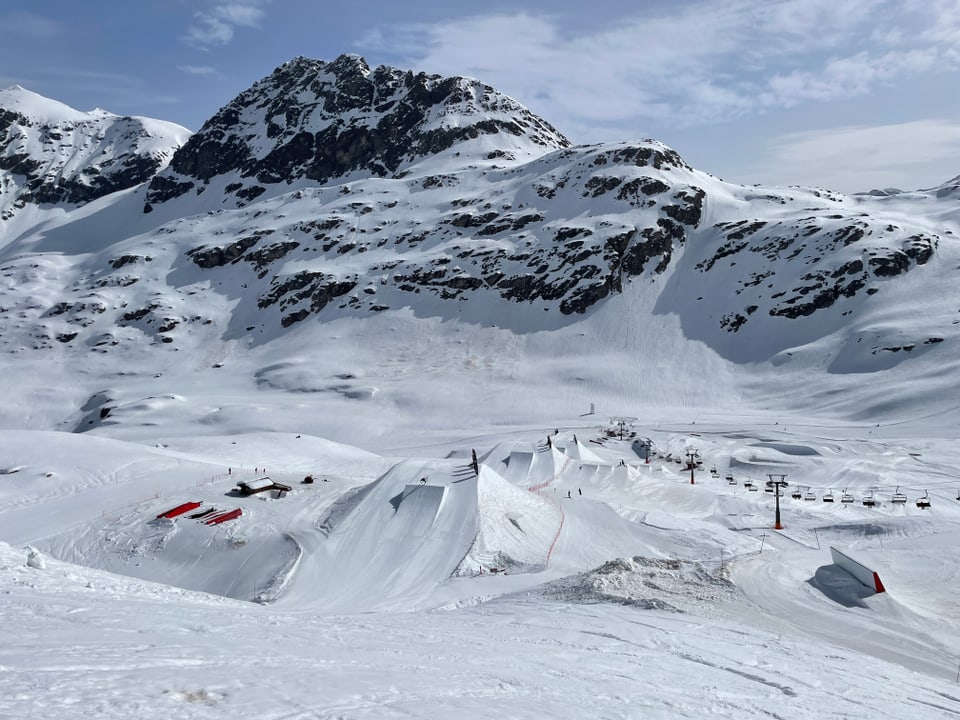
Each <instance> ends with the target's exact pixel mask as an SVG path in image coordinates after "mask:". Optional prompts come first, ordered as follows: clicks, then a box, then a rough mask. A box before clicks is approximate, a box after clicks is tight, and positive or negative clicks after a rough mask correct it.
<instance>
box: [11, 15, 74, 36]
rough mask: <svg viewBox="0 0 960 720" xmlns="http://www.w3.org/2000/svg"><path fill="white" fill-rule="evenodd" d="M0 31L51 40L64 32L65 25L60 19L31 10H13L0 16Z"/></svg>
mask: <svg viewBox="0 0 960 720" xmlns="http://www.w3.org/2000/svg"><path fill="white" fill-rule="evenodd" d="M0 28H2V30H0V32H3V33H4V34H15V35H19V36H22V37H28V38H33V39H35V40H50V39H51V38H55V37H58V36H60V35H62V34H63V32H64V29H65V28H64V26H63V23H61V22H60V21H58V20H55V19H53V18H50V17H47V16H45V15H37V14H36V13H30V12H12V13H8V14H6V15H3V16H2V17H0Z"/></svg>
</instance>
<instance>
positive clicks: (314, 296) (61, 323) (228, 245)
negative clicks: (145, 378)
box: [0, 55, 956, 369]
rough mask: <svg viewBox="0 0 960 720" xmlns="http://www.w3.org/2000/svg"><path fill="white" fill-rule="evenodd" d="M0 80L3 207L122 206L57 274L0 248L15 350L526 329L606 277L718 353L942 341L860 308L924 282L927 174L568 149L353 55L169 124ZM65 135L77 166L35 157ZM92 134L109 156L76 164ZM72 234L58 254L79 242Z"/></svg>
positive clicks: (484, 100)
mask: <svg viewBox="0 0 960 720" xmlns="http://www.w3.org/2000/svg"><path fill="white" fill-rule="evenodd" d="M11 92H12V91H6V93H7V94H6V95H4V96H3V97H2V98H0V99H3V100H4V102H5V103H6V104H5V105H4V106H3V110H2V114H0V118H2V119H3V122H4V123H5V125H4V126H3V127H4V132H5V135H4V140H3V142H4V145H3V148H4V156H3V163H4V164H3V165H2V166H0V167H2V168H3V169H4V170H3V171H4V173H5V175H4V178H5V179H4V185H3V188H4V190H3V191H4V193H5V195H3V196H0V197H3V198H4V213H5V215H4V217H5V219H7V220H10V219H11V218H15V216H16V215H17V213H18V212H19V211H20V210H22V209H23V208H24V207H25V206H27V205H29V204H34V205H37V206H42V205H44V204H53V205H56V204H58V203H59V204H65V203H74V204H77V203H83V202H86V201H89V200H90V199H92V198H94V197H102V196H104V193H107V194H108V195H109V193H111V192H113V193H115V194H116V195H117V196H120V195H122V193H118V192H116V191H118V190H121V189H124V188H127V189H130V188H136V193H135V194H134V195H129V199H128V200H125V201H124V202H128V203H129V205H130V207H133V206H134V203H135V204H136V207H135V212H136V213H137V217H138V219H137V220H136V221H135V222H133V221H130V222H127V223H125V224H116V225H115V226H110V227H109V230H104V227H105V226H104V225H102V224H101V225H100V226H98V232H99V233H100V234H99V235H98V236H97V240H98V245H97V247H99V248H101V250H100V251H99V252H98V253H96V254H90V253H87V254H85V255H83V259H82V261H80V260H78V261H77V262H75V263H72V264H69V267H66V268H64V267H63V263H61V262H60V261H59V260H58V261H57V262H56V263H55V262H54V261H53V260H52V259H51V258H52V256H42V258H41V262H39V263H38V262H37V257H39V256H37V255H34V256H32V257H31V258H30V259H27V258H25V257H22V256H21V257H18V258H14V255H15V253H12V252H11V253H10V254H9V257H11V258H14V259H11V260H10V261H9V262H8V264H7V266H6V268H5V269H6V271H7V274H8V276H9V277H11V278H18V277H20V278H23V277H26V276H27V274H28V273H27V272H26V267H27V264H31V265H33V266H36V267H31V269H30V273H29V275H30V277H34V278H35V277H36V276H37V275H38V273H39V274H40V275H41V276H42V270H38V269H37V268H38V267H40V268H45V267H47V266H48V265H49V267H50V268H52V267H53V266H54V265H56V273H55V274H56V277H57V281H56V286H57V287H56V290H55V291H53V290H50V289H49V288H47V289H46V290H45V291H44V293H42V294H40V295H39V296H40V297H44V298H49V300H47V301H45V303H43V304H42V306H40V305H38V303H36V302H33V301H30V302H29V303H28V302H26V301H24V302H23V303H21V305H22V307H21V306H20V305H17V304H16V303H13V304H11V303H5V305H6V306H9V307H14V306H16V307H17V313H18V315H17V322H16V323H8V325H10V327H8V328H7V329H8V330H9V331H10V332H11V333H12V335H13V336H16V335H17V334H18V333H19V334H20V335H23V334H24V333H29V338H30V339H29V342H31V343H33V344H34V345H36V346H46V345H55V344H56V342H57V341H59V342H60V343H63V344H72V345H73V346H74V347H81V346H89V347H91V348H93V349H94V350H97V351H99V352H108V351H109V349H110V348H111V347H113V346H115V345H116V344H119V343H124V344H126V343H131V342H138V341H140V340H143V339H147V340H149V341H151V342H162V343H165V344H168V345H173V346H175V347H179V346H180V344H181V343H183V342H185V341H186V338H185V335H186V334H189V333H188V329H189V328H190V327H191V326H193V327H199V326H208V329H207V330H206V331H205V332H207V333H211V332H215V333H219V337H221V338H225V339H231V338H237V337H241V336H245V335H247V334H250V333H252V332H253V331H256V336H257V338H258V339H260V341H268V340H269V339H271V338H275V337H277V335H278V334H279V333H283V332H285V331H286V329H289V328H291V327H293V326H297V327H302V326H303V323H305V322H306V321H308V320H312V321H320V322H322V321H325V320H332V319H335V318H339V317H359V318H363V317H369V316H371V315H373V314H378V313H382V312H385V311H389V310H398V309H403V308H412V309H413V311H414V313H415V314H417V315H418V316H434V317H444V318H447V317H458V318H460V319H461V320H464V321H468V322H477V323H483V324H498V325H500V326H501V327H510V328H513V329H515V330H522V331H528V330H537V329H551V328H556V327H559V326H561V325H563V324H566V323H570V322H573V321H575V320H577V319H580V318H582V317H584V316H585V315H587V314H589V313H590V312H592V311H594V310H595V309H597V308H598V307H600V306H601V305H602V304H603V303H604V302H605V301H606V300H608V299H609V298H611V297H613V296H616V295H620V294H624V295H628V296H629V297H630V298H631V299H632V300H631V302H634V303H635V306H636V307H635V309H636V311H637V312H636V314H635V315H632V316H631V317H630V318H625V319H624V322H630V323H633V324H638V323H639V324H642V323H643V322H644V316H645V315H647V316H648V315H649V314H650V313H672V314H675V315H676V316H678V317H679V319H680V322H681V324H682V326H683V331H684V334H685V336H686V337H687V338H690V339H696V340H702V341H704V342H705V343H706V344H707V345H709V346H710V347H712V348H713V349H714V350H716V351H718V352H719V353H720V354H722V355H724V356H726V357H728V358H731V359H735V360H756V359H768V358H772V357H774V356H775V355H776V354H777V353H779V352H781V351H783V350H785V349H786V348H790V347H793V346H797V345H802V344H804V343H809V342H811V341H813V340H816V339H817V338H820V337H823V336H824V335H826V334H828V333H831V332H834V331H836V330H838V329H840V328H849V332H850V336H851V338H853V339H854V340H855V342H857V343H860V342H861V341H862V340H863V339H865V338H866V339H867V344H865V345H863V348H865V349H864V352H865V353H873V354H874V355H876V354H877V353H891V352H901V351H904V350H905V349H906V350H905V351H904V352H903V355H902V357H904V356H906V354H907V353H909V352H913V351H914V350H917V353H915V355H916V354H919V353H920V351H926V350H929V349H932V348H934V347H935V346H937V345H938V344H939V343H940V342H942V341H943V340H944V337H945V336H944V334H943V333H941V332H939V331H938V328H939V326H940V325H941V324H942V323H940V321H939V320H936V319H935V318H936V317H939V316H938V314H936V313H933V314H930V316H929V317H928V318H925V322H922V323H916V325H915V327H914V330H915V332H914V331H913V330H912V331H911V333H912V334H910V336H909V337H907V336H906V335H905V334H904V333H903V332H902V326H901V325H897V324H896V323H888V324H887V326H879V325H877V324H876V323H873V324H871V323H870V322H868V320H867V318H868V317H869V316H870V313H871V312H874V311H876V310H877V309H878V308H882V307H883V305H884V303H900V302H901V300H902V297H903V295H902V293H904V292H906V291H905V290H904V287H906V286H905V285H904V284H903V282H901V281H902V280H903V279H904V278H906V277H907V276H910V275H911V274H912V273H913V272H914V271H916V270H917V269H918V268H924V269H925V270H927V271H928V272H926V274H925V275H924V278H923V283H924V285H925V286H928V287H930V288H936V287H939V286H940V284H942V285H943V286H944V288H946V287H947V286H948V278H947V276H946V275H945V274H944V272H941V271H939V270H935V271H932V272H931V271H929V270H930V267H931V266H932V265H937V266H939V265H941V263H936V262H934V261H935V260H936V259H937V258H938V253H942V251H943V247H944V238H945V237H947V236H949V235H950V234H951V230H950V228H951V227H952V224H951V223H952V222H953V221H952V220H951V218H952V217H953V214H956V213H955V210H953V209H952V208H953V206H952V205H949V203H951V202H954V201H953V194H952V190H949V189H948V188H947V186H943V187H942V188H939V189H934V190H931V191H926V192H917V193H892V192H881V193H875V194H872V195H864V196H854V197H847V196H844V195H840V194H838V193H833V192H830V191H827V190H823V189H804V188H797V187H791V188H763V187H759V186H753V187H745V186H741V185H736V184H733V183H727V182H724V181H722V180H720V179H719V178H716V177H714V176H712V175H709V174H708V173H705V172H701V171H699V170H696V169H694V168H692V167H691V166H690V165H688V164H687V163H686V162H685V161H684V160H683V159H682V158H681V157H680V155H679V154H678V153H677V152H676V151H674V150H672V149H671V148H669V147H667V146H665V145H663V144H662V143H659V142H656V141H653V140H643V141H637V142H622V143H607V144H600V145H590V146H571V144H570V142H569V141H568V140H567V139H566V138H565V137H564V136H563V135H562V134H561V133H560V132H558V131H557V130H556V129H554V128H553V127H552V126H551V125H550V124H549V123H548V122H546V121H544V120H543V119H541V118H539V117H537V116H536V115H535V114H533V113H532V112H530V111H529V110H527V109H526V108H524V107H523V106H522V105H520V104H519V103H518V102H516V101H515V100H513V99H511V98H509V97H507V96H505V95H503V94H502V93H499V92H498V91H496V90H495V89H494V88H492V87H490V86H488V85H485V84H483V83H481V82H479V81H477V80H472V79H467V78H461V77H447V78H445V77H440V76H437V75H428V74H425V73H414V72H412V71H405V70H399V69H396V68H390V67H383V66H381V67H377V68H375V69H373V70H371V69H370V68H369V67H368V65H367V64H366V62H365V61H364V60H363V59H362V58H360V57H358V56H355V55H344V56H341V57H339V58H337V59H336V60H334V61H332V62H322V61H319V60H310V59H306V58H297V59H295V60H292V61H291V62H289V63H286V64H284V65H282V66H281V67H279V68H277V69H276V70H275V71H274V72H273V73H272V74H270V75H269V76H267V77H266V78H264V79H262V80H260V81H259V82H257V83H255V84H254V85H253V86H252V87H250V88H249V89H248V90H245V91H244V92H242V93H240V94H239V95H238V96H237V97H236V98H235V99H234V100H233V101H231V102H230V103H228V104H227V105H226V106H225V107H224V108H223V109H221V110H220V111H219V112H218V113H217V114H216V115H214V116H213V117H212V118H210V120H208V121H207V122H206V123H205V124H204V126H203V127H202V128H201V129H200V130H199V131H198V132H197V133H195V134H193V135H192V136H189V139H186V138H187V134H186V131H182V128H180V129H179V130H177V129H176V126H170V125H169V124H161V123H159V122H158V121H145V120H144V119H130V118H120V119H117V118H116V117H115V116H108V114H105V113H103V112H102V111H96V113H93V114H87V113H77V112H76V111H73V110H70V109H69V108H66V107H65V106H61V105H59V104H58V103H52V101H47V100H46V99H43V98H39V96H33V97H32V99H31V98H27V99H24V98H25V96H24V95H23V93H25V92H26V91H21V94H19V95H18V94H16V93H13V94H11ZM37 98H39V99H37ZM17 103H19V105H17ZM54 106H56V107H54ZM37 108H40V110H37ZM97 113H99V114H97ZM108 117H109V118H110V123H111V124H110V126H109V128H108V129H105V128H104V124H103V123H104V122H106V120H105V119H104V118H108ZM98 118H99V119H98ZM149 123H152V124H149ZM180 131H182V132H180ZM178 133H179V134H178ZM144 138H150V139H151V143H147V142H145V141H144ZM121 139H122V140H124V143H121V142H120V140H121ZM71 148H73V149H76V148H82V149H83V153H81V155H80V156H81V157H85V158H90V160H89V162H87V164H85V165H81V166H79V167H78V166H77V165H76V163H72V164H70V163H65V162H64V161H62V160H57V158H62V157H64V156H66V155H67V154H68V151H69V150H70V149H71ZM105 148H109V153H108V156H109V162H102V161H96V162H95V159H96V158H98V157H101V156H103V150H104V149H105ZM174 149H175V150H176V151H175V152H174ZM54 150H55V152H54ZM98 153H99V154H98ZM57 162H59V163H60V164H59V165H58V164H57ZM98 163H99V164H98ZM950 187H953V186H950ZM120 206H121V205H120V202H119V201H118V204H117V207H118V208H119V207H120ZM921 206H922V212H920V211H916V212H913V211H912V209H913V208H921ZM115 212H118V213H119V210H115ZM952 213H953V214H952ZM11 227H12V225H11ZM66 227H69V222H68V224H67V226H66ZM76 227H77V231H76V232H75V233H73V234H70V233H68V232H67V231H66V230H65V231H64V236H65V237H66V236H69V238H71V240H62V241H60V242H58V243H55V249H56V250H57V251H58V252H63V251H64V250H65V249H66V251H67V252H68V253H69V252H70V251H71V245H70V242H72V238H75V237H76V238H82V237H83V235H82V231H83V230H84V228H86V227H87V225H84V224H82V223H78V224H77V226H76ZM12 236H13V234H12V233H10V234H8V235H7V238H8V239H6V240H5V241H4V242H9V238H10V237H12ZM26 237H29V235H26ZM81 246H82V243H81V242H80V241H79V240H78V241H77V243H76V247H74V248H72V251H74V252H76V253H78V257H79V256H80V251H81V249H82V248H81ZM42 247H43V245H42V244H40V245H35V246H33V251H36V250H37V248H42ZM51 247H53V246H51ZM950 248H951V250H950V253H952V243H951V244H950ZM951 257H952V255H951ZM18 273H20V274H19V275H18ZM50 273H51V276H52V275H53V274H54V272H53V270H52V269H51V270H50ZM65 277H66V279H67V280H69V282H64V278H65ZM42 279H43V278H42V277H41V278H40V279H39V280H37V282H42ZM639 289H642V292H640V291H639ZM635 290H636V291H637V292H634V291H635ZM898 293H899V294H898ZM198 296H200V297H202V298H203V301H202V302H198V301H197V297H198ZM214 310H219V311H221V312H222V314H221V315H217V314H216V313H215V312H214ZM224 315H226V317H227V319H226V320H224V319H223V316H224ZM9 317H11V316H10V315H9V314H8V318H9ZM888 326H889V327H892V328H894V330H889V327H888ZM26 328H29V329H26ZM14 342H20V343H23V342H24V341H23V340H22V338H21V339H20V340H19V341H17V340H14ZM857 363H860V365H858V367H866V368H868V369H869V367H870V363H869V362H867V363H865V364H864V363H862V362H860V360H857V361H856V362H854V363H853V364H854V365H856V364H857Z"/></svg>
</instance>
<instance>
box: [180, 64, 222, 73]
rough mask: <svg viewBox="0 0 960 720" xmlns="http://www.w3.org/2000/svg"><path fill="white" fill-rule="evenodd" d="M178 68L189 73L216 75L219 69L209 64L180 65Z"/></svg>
mask: <svg viewBox="0 0 960 720" xmlns="http://www.w3.org/2000/svg"><path fill="white" fill-rule="evenodd" d="M177 70H179V71H180V72H183V73H186V74H187V75H216V74H217V72H218V71H217V69H216V68H214V67H210V66H209V65H178V66H177Z"/></svg>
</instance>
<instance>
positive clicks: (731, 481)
mask: <svg viewBox="0 0 960 720" xmlns="http://www.w3.org/2000/svg"><path fill="white" fill-rule="evenodd" d="M736 484H737V481H736V480H734V479H733V474H732V473H727V485H736ZM957 500H960V490H958V491H957Z"/></svg>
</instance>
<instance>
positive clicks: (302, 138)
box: [147, 55, 569, 207]
mask: <svg viewBox="0 0 960 720" xmlns="http://www.w3.org/2000/svg"><path fill="white" fill-rule="evenodd" d="M483 136H496V137H497V140H496V142H495V145H496V146H497V149H496V150H494V151H491V152H488V153H487V159H488V160H490V159H497V160H500V161H503V160H504V159H506V158H508V157H509V156H511V155H517V154H522V155H525V156H527V157H529V156H530V155H531V154H535V153H544V152H548V151H550V150H554V149H556V148H562V147H567V146H568V145H569V142H568V141H567V139H566V138H564V137H563V135H561V134H560V133H559V132H558V131H557V130H555V129H554V128H553V127H551V126H550V125H549V124H548V123H546V122H545V121H543V120H542V119H540V118H538V117H537V116H536V115H534V114H532V113H531V112H529V111H528V110H526V109H525V108H524V107H523V106H521V105H520V104H518V103H516V102H515V101H513V100H511V99H510V98H508V97H506V96H505V95H502V94H501V93H498V92H497V91H496V90H494V89H493V88H491V87H490V86H488V85H484V84H482V83H479V82H477V81H475V80H468V79H465V78H460V77H449V78H443V77H440V76H437V75H426V74H424V73H418V74H414V73H413V72H410V71H402V70H398V69H396V68H390V67H385V66H381V67H378V68H376V69H375V70H373V71H371V70H370V68H369V67H368V66H367V64H366V62H365V61H364V60H363V58H360V57H358V56H356V55H342V56H340V57H339V58H337V59H336V60H334V61H333V62H329V63H325V62H322V61H319V60H308V59H306V58H303V57H300V58H297V59H295V60H292V61H291V62H288V63H286V64H284V65H282V66H281V67H279V68H277V70H276V71H274V73H273V74H272V75H270V76H269V77H267V78H264V79H263V80H261V81H260V82H258V83H256V84H255V85H254V86H253V87H251V88H250V89H249V90H246V91H245V92H243V93H241V94H240V95H238V96H237V97H236V98H235V99H234V100H233V101H232V102H230V103H229V104H228V105H227V106H226V107H224V108H223V109H222V110H220V112H218V113H217V114H216V115H215V116H214V117H213V118H211V119H210V120H209V121H208V122H207V123H205V124H204V126H203V128H202V129H201V130H200V131H199V132H198V133H197V134H196V135H194V136H193V137H192V138H190V140H189V142H188V143H187V144H186V145H185V146H184V147H183V148H182V149H181V150H180V151H179V152H178V153H177V154H176V156H175V157H174V159H173V162H172V163H171V164H170V167H169V169H168V170H167V171H166V172H164V173H162V174H161V175H159V176H158V177H157V178H155V179H154V180H153V182H151V184H150V188H149V192H148V194H147V205H148V207H152V205H155V204H157V203H162V202H164V201H167V200H170V199H172V198H176V197H179V196H181V195H183V194H184V193H187V192H189V191H191V190H195V189H198V188H200V187H202V186H203V185H205V184H207V183H209V182H210V181H211V180H212V179H213V178H216V177H221V176H222V177H229V178H230V182H229V184H228V185H227V186H226V188H227V189H226V191H227V192H228V193H230V194H231V196H233V197H234V198H235V200H236V202H237V203H238V204H241V205H242V204H245V203H247V202H250V201H251V200H253V199H254V198H256V197H257V196H258V195H260V194H262V193H263V192H265V186H270V185H277V184H281V183H288V182H290V181H291V180H293V179H298V178H304V179H307V180H310V181H313V182H315V183H319V184H323V183H327V182H329V181H331V180H334V179H336V178H341V177H344V176H346V175H351V176H358V175H359V176H374V177H395V176H397V175H398V174H400V173H402V172H403V169H404V168H405V167H409V165H410V164H411V163H413V162H415V161H416V160H417V159H419V158H423V157H427V156H432V155H437V154H439V153H443V152H445V151H448V150H450V149H451V148H454V147H455V146H459V145H462V144H463V143H465V142H467V141H469V140H475V139H477V138H481V137H483ZM504 138H507V139H508V140H507V141H504ZM464 160H466V158H464Z"/></svg>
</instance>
